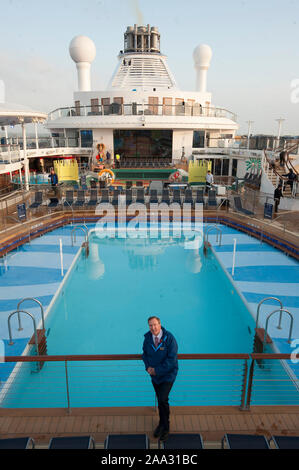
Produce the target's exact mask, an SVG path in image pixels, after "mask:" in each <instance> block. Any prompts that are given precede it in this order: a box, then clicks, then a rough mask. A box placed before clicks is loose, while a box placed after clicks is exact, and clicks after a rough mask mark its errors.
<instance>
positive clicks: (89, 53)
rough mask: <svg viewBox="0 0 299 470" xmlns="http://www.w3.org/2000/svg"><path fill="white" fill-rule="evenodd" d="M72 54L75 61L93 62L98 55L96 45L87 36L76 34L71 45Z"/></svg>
mask: <svg viewBox="0 0 299 470" xmlns="http://www.w3.org/2000/svg"><path fill="white" fill-rule="evenodd" d="M69 51H70V56H71V58H72V59H73V61H74V62H76V63H78V62H88V63H89V64H91V62H92V61H93V60H94V58H95V56H96V46H95V44H94V42H93V41H92V39H90V38H88V37H87V36H75V37H74V38H73V39H72V40H71V42H70V45H69Z"/></svg>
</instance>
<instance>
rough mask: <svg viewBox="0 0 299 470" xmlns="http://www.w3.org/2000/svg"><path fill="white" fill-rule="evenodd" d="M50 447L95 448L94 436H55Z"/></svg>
mask: <svg viewBox="0 0 299 470" xmlns="http://www.w3.org/2000/svg"><path fill="white" fill-rule="evenodd" d="M48 449H95V442H94V439H93V437H92V436H74V437H73V436H72V437H53V438H52V439H51V440H50V442H49V447H48Z"/></svg>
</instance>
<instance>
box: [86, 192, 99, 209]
mask: <svg viewBox="0 0 299 470" xmlns="http://www.w3.org/2000/svg"><path fill="white" fill-rule="evenodd" d="M97 203H98V191H97V189H91V190H90V198H89V201H88V203H87V205H88V206H96V205H97Z"/></svg>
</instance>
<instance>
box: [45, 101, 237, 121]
mask: <svg viewBox="0 0 299 470" xmlns="http://www.w3.org/2000/svg"><path fill="white" fill-rule="evenodd" d="M110 115H114V116H115V115H124V116H135V115H136V116H140V115H141V116H144V115H148V116H166V117H167V116H186V117H200V116H203V117H221V118H228V119H231V120H233V121H237V116H236V114H234V113H232V112H231V111H228V110H227V109H224V108H216V107H214V106H206V107H205V106H201V105H200V104H199V103H194V104H192V105H191V104H189V103H188V102H187V101H183V100H182V102H181V103H180V104H176V105H173V104H149V103H111V104H107V105H102V104H97V105H92V106H90V105H82V106H70V107H65V108H58V109H55V110H54V111H51V112H50V113H49V114H48V121H53V120H55V119H61V118H64V117H78V116H87V117H88V116H90V117H92V116H110Z"/></svg>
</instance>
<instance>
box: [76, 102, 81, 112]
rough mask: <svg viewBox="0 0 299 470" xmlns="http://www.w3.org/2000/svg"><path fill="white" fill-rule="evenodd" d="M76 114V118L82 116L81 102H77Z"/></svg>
mask: <svg viewBox="0 0 299 470" xmlns="http://www.w3.org/2000/svg"><path fill="white" fill-rule="evenodd" d="M75 112H76V116H80V114H81V113H80V101H75Z"/></svg>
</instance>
